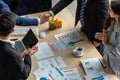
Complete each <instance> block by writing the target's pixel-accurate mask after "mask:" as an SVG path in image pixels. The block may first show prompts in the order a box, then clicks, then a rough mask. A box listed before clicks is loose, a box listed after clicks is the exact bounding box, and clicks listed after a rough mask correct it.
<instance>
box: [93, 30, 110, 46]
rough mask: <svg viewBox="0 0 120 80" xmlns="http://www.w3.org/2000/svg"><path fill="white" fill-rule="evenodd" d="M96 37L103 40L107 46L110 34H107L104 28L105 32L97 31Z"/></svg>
mask: <svg viewBox="0 0 120 80" xmlns="http://www.w3.org/2000/svg"><path fill="white" fill-rule="evenodd" d="M95 38H96V39H99V40H102V43H103V45H105V46H107V45H108V35H107V34H106V31H105V29H103V33H100V32H97V33H96V34H95Z"/></svg>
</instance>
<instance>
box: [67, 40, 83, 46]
mask: <svg viewBox="0 0 120 80" xmlns="http://www.w3.org/2000/svg"><path fill="white" fill-rule="evenodd" d="M80 41H83V39H80V40H77V41H74V42H72V41H70V42H68V45H71V46H73V45H74V44H75V43H77V42H80Z"/></svg>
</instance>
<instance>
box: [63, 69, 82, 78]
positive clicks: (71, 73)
mask: <svg viewBox="0 0 120 80" xmlns="http://www.w3.org/2000/svg"><path fill="white" fill-rule="evenodd" d="M63 73H64V75H65V76H66V78H67V80H82V78H81V76H80V74H79V72H78V70H77V68H72V69H67V70H63Z"/></svg>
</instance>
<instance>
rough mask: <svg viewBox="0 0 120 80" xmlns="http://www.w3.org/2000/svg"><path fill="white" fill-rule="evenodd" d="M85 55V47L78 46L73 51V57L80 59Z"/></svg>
mask: <svg viewBox="0 0 120 80" xmlns="http://www.w3.org/2000/svg"><path fill="white" fill-rule="evenodd" d="M83 54H84V47H81V46H78V47H76V48H75V49H74V50H73V55H75V56H78V57H80V56H83Z"/></svg>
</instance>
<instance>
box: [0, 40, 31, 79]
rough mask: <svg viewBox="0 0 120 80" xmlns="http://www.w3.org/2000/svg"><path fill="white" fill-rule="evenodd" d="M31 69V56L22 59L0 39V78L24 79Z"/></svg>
mask: <svg viewBox="0 0 120 80" xmlns="http://www.w3.org/2000/svg"><path fill="white" fill-rule="evenodd" d="M30 70H31V58H30V56H29V55H26V56H25V58H24V60H22V57H21V56H20V55H19V54H18V52H17V51H16V50H15V49H14V48H13V47H12V46H11V45H10V44H9V43H5V42H2V41H0V80H26V79H27V77H28V76H29V73H30Z"/></svg>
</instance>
